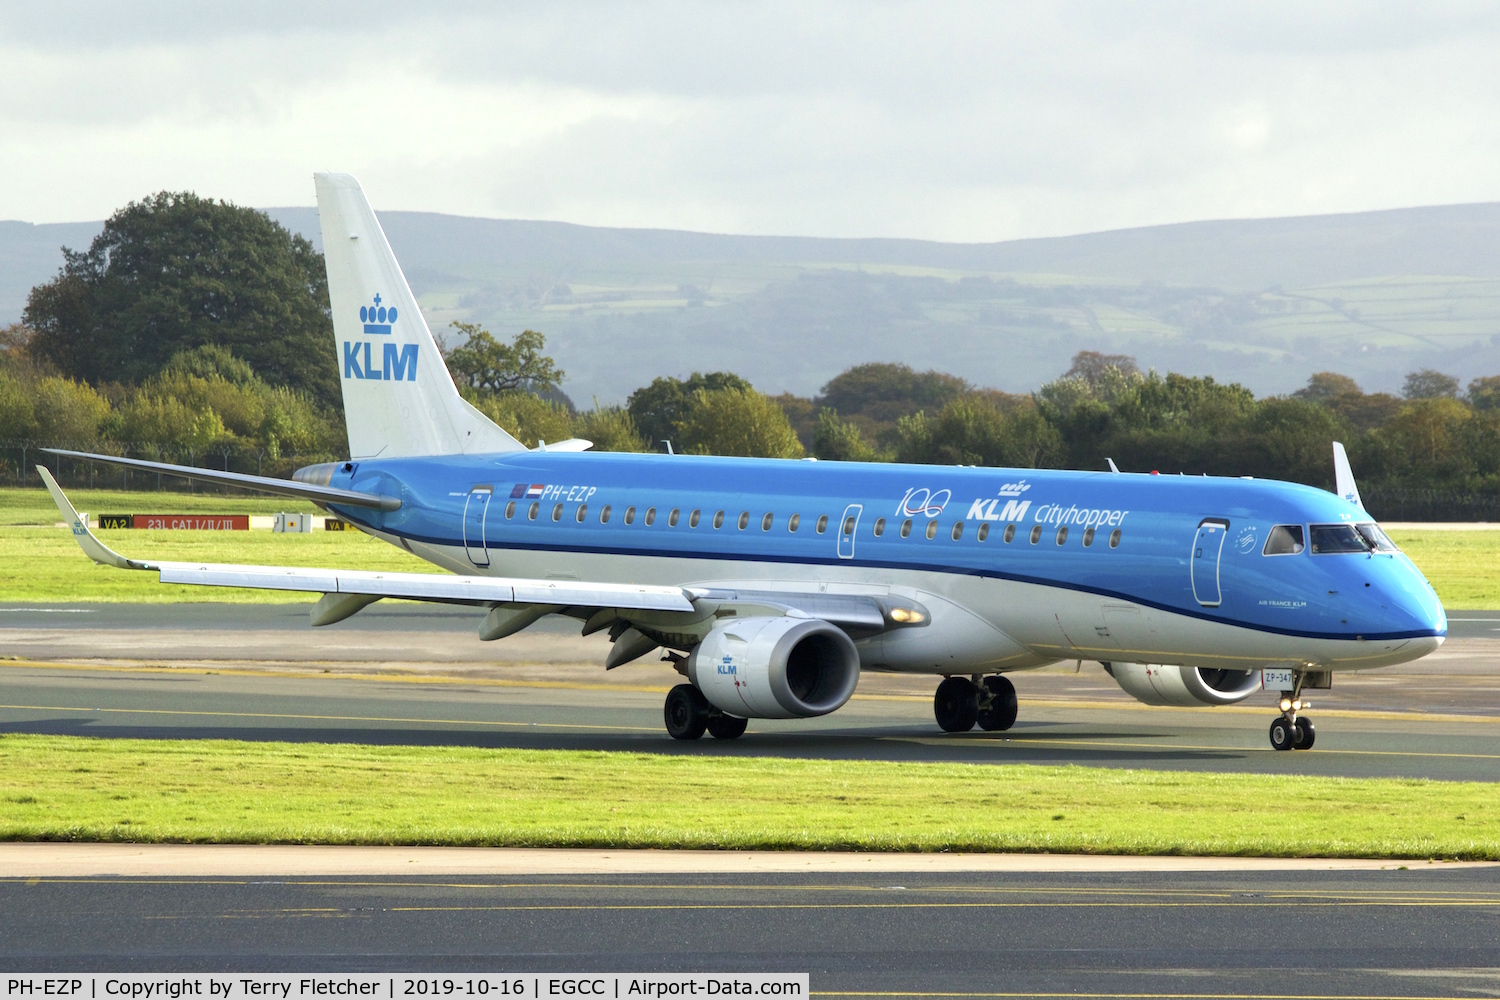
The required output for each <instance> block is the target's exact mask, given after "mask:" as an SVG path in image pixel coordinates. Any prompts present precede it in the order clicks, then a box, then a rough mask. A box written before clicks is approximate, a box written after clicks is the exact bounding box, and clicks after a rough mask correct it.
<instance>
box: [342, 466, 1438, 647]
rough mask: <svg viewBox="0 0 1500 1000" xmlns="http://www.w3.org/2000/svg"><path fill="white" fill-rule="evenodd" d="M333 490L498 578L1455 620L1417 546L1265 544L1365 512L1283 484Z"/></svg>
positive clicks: (462, 472) (1233, 616) (527, 482)
mask: <svg viewBox="0 0 1500 1000" xmlns="http://www.w3.org/2000/svg"><path fill="white" fill-rule="evenodd" d="M331 485H333V486H340V487H347V488H350V489H355V490H361V491H365V492H370V493H380V494H387V495H393V496H398V497H400V499H401V501H402V506H401V508H400V509H399V510H396V511H392V512H372V511H370V510H368V509H361V508H335V509H336V510H337V512H338V513H339V514H340V515H341V516H342V517H344V518H346V519H348V520H350V521H353V522H356V523H358V524H360V525H362V526H365V527H367V528H369V529H371V530H372V531H374V532H377V533H379V534H382V535H384V536H386V537H388V538H391V539H392V540H395V541H404V542H406V543H408V545H409V547H412V548H413V551H417V552H418V553H419V554H424V555H427V556H428V557H429V558H432V555H431V553H432V552H434V551H440V552H444V553H449V554H450V555H449V556H447V557H444V558H443V559H435V560H434V561H442V562H444V563H445V564H447V565H448V568H450V569H458V570H461V571H467V572H471V573H474V572H477V573H503V572H505V571H506V569H507V567H508V565H510V563H509V562H508V557H510V556H520V555H523V554H524V555H525V556H526V558H528V559H529V560H531V563H530V565H532V566H533V567H534V566H535V565H536V561H537V560H540V561H541V563H542V564H543V565H545V564H546V563H547V561H548V559H555V560H557V561H558V562H559V564H561V563H563V562H565V561H566V560H568V559H569V558H571V557H574V556H579V555H583V554H590V555H594V556H613V557H617V558H616V559H615V560H613V561H612V562H611V563H610V565H613V566H615V567H616V569H615V570H614V572H615V573H616V574H617V575H619V576H622V577H624V576H630V575H631V569H630V567H632V566H634V567H636V568H637V570H643V568H645V567H650V566H652V565H653V564H655V563H660V564H663V565H672V566H678V567H680V566H685V565H693V566H694V567H695V569H694V570H693V571H692V575H693V576H694V578H695V579H697V580H702V579H705V578H711V577H712V576H714V575H715V574H717V575H721V576H726V577H734V576H736V575H738V574H739V573H740V569H739V568H738V567H744V566H748V565H750V564H754V565H755V566H757V567H759V572H760V574H761V575H764V572H765V567H767V566H775V567H778V572H781V573H783V574H784V575H786V576H789V577H794V578H797V579H807V580H818V579H826V578H830V577H836V576H838V575H840V574H841V573H845V571H847V570H849V569H852V568H855V567H858V568H859V569H860V570H861V571H862V577H863V578H865V579H869V578H871V577H872V576H877V577H878V576H879V575H880V574H882V573H888V574H889V575H891V576H892V577H893V578H894V577H897V576H900V575H901V574H909V573H919V574H922V575H923V576H924V578H931V575H932V574H940V575H948V576H955V577H966V578H979V579H990V580H997V581H1012V582H1016V583H1024V584H1031V585H1037V586H1042V587H1046V588H1052V589H1055V590H1058V591H1061V592H1067V593H1069V594H1075V595H1095V596H1097V597H1098V598H1101V599H1105V600H1117V601H1123V602H1130V603H1133V604H1135V605H1139V606H1141V607H1142V608H1149V609H1157V610H1159V611H1161V612H1169V613H1171V614H1172V615H1179V616H1184V617H1186V618H1191V619H1197V620H1199V621H1202V622H1212V623H1221V624H1225V625H1232V626H1236V627H1239V628H1247V629H1251V630H1254V631H1256V632H1260V633H1267V634H1274V635H1279V636H1283V637H1304V638H1308V639H1323V640H1354V641H1360V642H1363V641H1369V640H1400V639H1416V638H1419V637H1442V636H1443V635H1444V634H1445V633H1446V629H1447V622H1446V618H1445V616H1444V612H1443V608H1442V606H1441V604H1440V603H1439V601H1438V599H1437V596H1436V594H1435V592H1434V591H1433V589H1432V587H1431V586H1430V585H1429V584H1428V582H1427V581H1426V580H1425V579H1424V578H1423V576H1422V574H1421V573H1420V571H1418V570H1417V568H1416V567H1415V566H1414V565H1413V564H1412V562H1411V561H1410V560H1409V559H1408V558H1407V557H1406V556H1405V555H1404V554H1401V553H1399V552H1375V551H1366V552H1344V553H1339V554H1315V553H1314V552H1313V551H1312V549H1313V546H1312V545H1310V544H1309V545H1307V546H1305V547H1304V548H1303V549H1302V550H1301V551H1300V552H1296V553H1293V554H1287V555H1267V554H1263V553H1264V551H1265V549H1266V542H1267V538H1268V533H1269V532H1270V531H1271V529H1272V528H1273V527H1274V526H1277V525H1297V526H1301V527H1302V529H1304V531H1311V530H1312V528H1311V526H1314V525H1340V524H1358V523H1367V522H1370V521H1371V520H1372V519H1371V518H1370V517H1369V515H1368V514H1366V513H1365V512H1364V511H1363V510H1362V509H1361V508H1359V507H1358V506H1356V505H1354V504H1352V503H1350V502H1348V501H1346V500H1343V499H1342V498H1340V497H1338V496H1335V495H1333V494H1330V493H1327V492H1324V491H1322V490H1318V489H1313V488H1311V487H1306V486H1299V485H1295V484H1290V483H1283V482H1276V481H1270V480H1249V479H1224V478H1212V477H1185V476H1157V475H1134V474H1110V473H1080V472H1057V471H1042V470H1031V469H1027V470H1005V469H988V468H958V467H951V466H912V465H879V464H863V463H841V462H839V463H835V462H826V463H825V462H807V461H803V462H798V461H776V460H763V459H735V458H706V457H690V456H665V455H662V456H657V455H621V454H594V453H542V452H520V453H511V454H503V455H487V456H448V457H442V458H421V459H416V458H414V459H396V460H384V461H371V460H367V461H362V462H358V463H351V464H349V465H345V466H340V467H339V468H338V469H337V470H336V471H335V472H334V473H333V476H332V480H331ZM684 560H686V561H689V562H684ZM737 564H738V567H737ZM637 575H638V576H649V575H653V574H651V573H647V572H644V571H642V572H639V573H638V574H637ZM624 582H630V581H628V580H627V581H624ZM679 582H682V583H687V582H689V581H687V580H683V581H679Z"/></svg>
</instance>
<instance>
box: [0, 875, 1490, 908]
mask: <svg viewBox="0 0 1500 1000" xmlns="http://www.w3.org/2000/svg"><path fill="white" fill-rule="evenodd" d="M416 878H417V879H420V876H418V877H416ZM22 881H24V882H25V884H26V885H28V886H29V885H36V884H38V883H39V882H42V883H46V884H49V885H53V884H62V885H73V884H77V885H137V886H138V885H172V886H178V885H237V886H294V887H308V888H318V889H327V888H356V889H474V890H500V891H511V890H535V889H578V890H586V891H591V892H592V891H597V890H600V889H613V890H624V891H635V892H640V891H653V892H793V893H802V892H847V893H851V894H852V893H897V892H901V893H916V894H920V893H962V894H978V893H994V894H996V895H1010V896H1019V895H1034V896H1045V895H1071V896H1078V895H1093V896H1166V897H1181V898H1186V899H1200V898H1207V899H1210V900H1219V899H1225V898H1226V897H1233V896H1238V897H1244V898H1240V899H1232V900H1228V902H1226V903H1218V902H1205V903H1199V904H1197V905H1201V906H1213V905H1231V904H1233V905H1253V904H1252V902H1251V899H1250V897H1253V898H1254V901H1255V902H1256V903H1273V902H1275V903H1283V902H1287V901H1291V900H1296V901H1305V900H1313V901H1315V902H1317V903H1318V904H1319V905H1325V906H1333V905H1340V904H1345V903H1347V904H1360V905H1370V906H1406V905H1411V906H1428V905H1430V906H1438V905H1446V904H1454V905H1465V906H1500V896H1497V895H1494V894H1486V895H1476V894H1474V893H1470V892H1467V891H1464V890H1452V891H1448V892H1424V893H1419V894H1413V895H1410V896H1402V895H1400V894H1399V893H1397V892H1390V891H1382V890H1378V889H1366V890H1359V889H1355V890H1350V891H1348V892H1333V893H1319V892H1316V891H1312V890H1304V891H1299V890H1295V889H1287V890H1280V891H1261V892H1249V891H1248V890H1242V889H1226V890H1221V891H1218V892H1205V891H1203V890H1197V889H1128V888H1108V887H1104V888H1094V887H1087V886H1037V887H1030V888H1028V887H1025V886H1017V887H1005V886H994V887H986V886H922V887H917V888H896V887H891V886H870V885H854V886H850V885H792V884H778V883H769V884H757V885H745V884H735V883H723V884H720V883H635V882H619V883H615V882H593V881H577V882H433V881H426V880H403V881H399V882H396V881H387V880H381V881H369V880H364V881H354V880H347V879H337V880H335V879H266V878H245V879H225V878H151V877H107V878H106V877H98V878H84V877H55V878H54V877H37V876H32V877H29V878H26V879H22V878H20V877H13V878H0V885H3V884H5V883H10V884H16V883H19V882H22ZM1362 896H1363V897H1367V898H1360V897H1362ZM558 905H560V906H565V905H566V906H574V905H576V906H578V907H581V908H588V905H586V904H558ZM621 905H625V904H621ZM640 905H642V906H663V907H667V904H640ZM723 905H725V906H726V907H727V908H731V909H732V908H734V907H733V906H730V905H729V904H723ZM746 905H763V906H768V907H769V906H772V905H773V904H746ZM797 905H808V906H816V905H820V904H797ZM830 905H833V904H830ZM848 905H855V904H848ZM859 905H869V906H872V907H878V906H880V905H885V904H859ZM893 905H895V904H893ZM900 905H918V904H900ZM927 905H933V906H942V905H954V906H959V905H963V906H983V905H995V906H1003V905H1010V904H1004V903H995V904H985V903H965V904H938V903H933V904H927ZM1025 905H1033V906H1040V905H1047V904H1043V903H1034V904H1025ZM1068 905H1073V906H1087V905H1092V904H1089V903H1074V904H1068ZM1100 905H1106V904H1100ZM1107 905H1110V906H1130V905H1137V904H1132V903H1128V902H1127V903H1115V902H1110V903H1108V904H1107ZM1152 905H1157V906H1173V905H1186V904H1178V903H1176V902H1174V901H1170V900H1169V901H1167V902H1162V903H1157V904H1152ZM481 908H483V907H481ZM667 908H674V907H667ZM681 908H684V909H686V908H688V906H687V905H684V906H683V907H681Z"/></svg>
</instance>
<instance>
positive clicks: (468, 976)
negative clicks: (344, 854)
mask: <svg viewBox="0 0 1500 1000" xmlns="http://www.w3.org/2000/svg"><path fill="white" fill-rule="evenodd" d="M4 983H5V992H4V993H3V994H0V1000H37V998H42V997H62V998H66V1000H188V998H197V997H203V998H205V1000H334V998H346V997H347V998H354V997H370V998H373V1000H411V998H423V1000H430V998H433V997H443V998H452V1000H467V998H470V997H484V998H486V1000H501V998H505V1000H509V998H511V997H523V998H525V1000H541V998H551V997H570V998H582V1000H644V998H649V1000H664V998H667V997H798V998H805V997H807V996H808V975H807V973H805V972H802V973H764V972H754V973H738V972H734V973H708V972H703V973H663V974H658V973H649V972H591V973H558V972H494V973H481V974H474V973H465V974H463V975H459V976H444V975H433V974H431V973H426V974H420V975H419V974H417V973H398V974H392V973H382V974H375V973H353V974H347V973H339V974H331V973H284V972H283V973H245V974H239V973H224V972H220V973H213V974H211V975H205V974H200V973H192V974H186V975H174V974H167V973H158V974H150V973H123V974H119V975H115V974H108V973H85V974H81V975H68V974H62V975H59V974H56V973H51V974H46V975H41V974H38V975H25V974H19V975H9V976H6V977H5V978H4Z"/></svg>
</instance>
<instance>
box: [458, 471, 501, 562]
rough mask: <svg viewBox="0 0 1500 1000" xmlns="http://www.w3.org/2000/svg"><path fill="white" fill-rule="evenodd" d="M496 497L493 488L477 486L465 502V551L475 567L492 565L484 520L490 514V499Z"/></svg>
mask: <svg viewBox="0 0 1500 1000" xmlns="http://www.w3.org/2000/svg"><path fill="white" fill-rule="evenodd" d="M494 495H495V488H494V487H493V486H476V487H474V488H473V489H472V490H470V491H469V497H468V499H467V500H465V501H464V549H465V550H466V551H467V552H468V553H469V562H471V563H473V564H474V565H475V566H488V565H489V564H490V552H489V549H488V548H487V547H486V546H485V544H484V518H485V515H486V514H488V513H489V509H490V498H491V497H493V496H494Z"/></svg>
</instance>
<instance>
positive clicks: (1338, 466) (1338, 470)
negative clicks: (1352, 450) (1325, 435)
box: [1333, 441, 1364, 507]
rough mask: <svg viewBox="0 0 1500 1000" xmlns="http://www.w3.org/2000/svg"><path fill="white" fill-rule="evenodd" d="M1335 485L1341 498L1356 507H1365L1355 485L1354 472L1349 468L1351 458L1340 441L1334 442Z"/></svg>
mask: <svg viewBox="0 0 1500 1000" xmlns="http://www.w3.org/2000/svg"><path fill="white" fill-rule="evenodd" d="M1333 483H1334V490H1335V492H1337V493H1338V495H1339V496H1341V497H1343V498H1344V499H1345V500H1348V501H1349V502H1350V503H1352V504H1354V505H1355V506H1356V507H1363V506H1364V503H1363V502H1362V501H1361V500H1360V499H1359V487H1358V486H1356V485H1354V470H1353V469H1351V468H1349V456H1348V454H1347V453H1346V452H1345V451H1344V446H1343V445H1342V444H1341V443H1339V442H1338V441H1335V442H1333Z"/></svg>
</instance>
